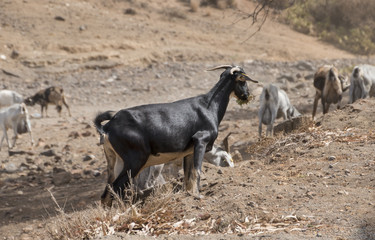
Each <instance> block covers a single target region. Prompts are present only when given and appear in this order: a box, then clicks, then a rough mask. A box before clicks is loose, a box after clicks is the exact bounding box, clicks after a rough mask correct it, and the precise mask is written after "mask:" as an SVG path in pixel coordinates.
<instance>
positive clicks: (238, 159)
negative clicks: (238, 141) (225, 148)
mask: <svg viewBox="0 0 375 240" xmlns="http://www.w3.org/2000/svg"><path fill="white" fill-rule="evenodd" d="M231 155H232V159H233V161H235V162H241V161H243V157H242V155H241V153H240V151H238V150H236V151H234V153H233V154H231Z"/></svg>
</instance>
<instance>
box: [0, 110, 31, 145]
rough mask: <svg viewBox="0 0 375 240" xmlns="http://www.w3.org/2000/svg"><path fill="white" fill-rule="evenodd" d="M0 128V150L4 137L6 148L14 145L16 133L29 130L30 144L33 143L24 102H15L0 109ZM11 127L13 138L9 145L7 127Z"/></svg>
mask: <svg viewBox="0 0 375 240" xmlns="http://www.w3.org/2000/svg"><path fill="white" fill-rule="evenodd" d="M0 128H1V129H2V130H3V137H2V138H1V142H0V150H1V146H2V145H3V141H4V138H5V139H6V141H7V144H8V149H11V148H13V147H14V146H15V144H16V140H17V137H18V133H25V132H29V134H30V139H31V146H32V145H33V144H34V140H33V136H32V133H31V125H30V119H29V114H28V112H27V109H26V105H25V104H24V103H16V104H13V105H12V106H10V107H6V108H2V109H0ZM10 128H11V129H13V132H14V140H13V144H12V145H10V143H9V140H8V134H7V130H8V129H10Z"/></svg>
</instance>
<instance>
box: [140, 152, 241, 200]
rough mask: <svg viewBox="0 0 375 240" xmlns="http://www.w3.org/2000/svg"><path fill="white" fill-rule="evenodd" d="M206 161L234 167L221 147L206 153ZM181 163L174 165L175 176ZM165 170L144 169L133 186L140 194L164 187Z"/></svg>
mask: <svg viewBox="0 0 375 240" xmlns="http://www.w3.org/2000/svg"><path fill="white" fill-rule="evenodd" d="M203 160H204V161H206V162H209V163H211V164H214V165H215V166H221V167H228V166H229V167H234V163H233V159H232V157H231V155H230V154H229V153H227V152H226V151H225V150H224V149H222V148H221V147H217V146H215V145H214V146H213V147H212V150H211V151H209V152H206V154H205V155H204V159H203ZM179 162H181V161H174V162H172V163H171V164H173V165H174V166H173V168H174V170H173V172H174V173H175V174H174V175H177V172H178V168H181V166H177V165H178V163H179ZM163 168H164V164H159V165H154V166H151V167H148V168H146V169H144V170H143V171H142V172H140V173H139V174H138V176H137V177H135V178H134V180H133V184H134V187H135V189H136V191H137V192H138V193H142V192H143V191H144V190H147V189H150V188H153V187H155V186H162V185H164V184H165V179H164V177H163V175H162V170H163Z"/></svg>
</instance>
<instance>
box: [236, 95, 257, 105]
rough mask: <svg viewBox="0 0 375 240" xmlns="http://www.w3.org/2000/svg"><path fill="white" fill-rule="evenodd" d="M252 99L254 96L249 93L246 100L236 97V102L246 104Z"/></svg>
mask: <svg viewBox="0 0 375 240" xmlns="http://www.w3.org/2000/svg"><path fill="white" fill-rule="evenodd" d="M252 100H254V96H253V95H250V96H249V97H248V98H247V99H246V100H242V99H239V98H237V101H236V102H237V104H238V105H240V106H242V105H244V104H248V103H249V102H251V101H252Z"/></svg>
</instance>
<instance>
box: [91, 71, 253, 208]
mask: <svg viewBox="0 0 375 240" xmlns="http://www.w3.org/2000/svg"><path fill="white" fill-rule="evenodd" d="M216 69H225V71H224V72H223V73H222V74H221V76H220V80H219V82H218V83H217V84H216V85H215V86H214V87H213V88H212V89H211V90H210V91H209V92H208V93H207V94H203V95H199V96H197V97H192V98H187V99H183V100H180V101H176V102H172V103H164V104H149V105H142V106H137V107H133V108H128V109H123V110H120V111H119V112H117V113H116V114H114V112H111V111H107V112H104V113H101V114H98V116H97V117H96V118H95V120H94V124H95V126H96V128H97V130H98V132H99V134H100V135H101V140H102V141H103V148H104V153H105V155H106V158H107V164H108V171H109V172H108V184H109V185H107V186H106V188H105V190H104V193H103V195H102V203H103V204H106V205H107V206H111V204H112V198H113V196H112V195H111V194H110V193H109V188H108V187H109V186H111V187H113V190H114V192H115V193H116V194H118V195H120V196H123V195H122V194H123V191H124V189H125V187H127V185H128V184H129V176H130V177H131V178H134V177H135V176H137V174H138V173H139V172H140V171H141V170H142V169H144V168H146V167H149V166H152V165H157V164H162V163H167V162H170V161H173V160H176V159H180V158H182V157H183V158H184V164H183V165H184V174H185V178H184V182H185V189H186V190H187V191H188V192H190V193H191V194H192V195H193V196H197V197H201V196H200V195H199V181H200V172H201V166H202V160H203V156H204V154H205V152H207V151H210V150H211V148H212V146H213V143H214V141H215V139H216V138H217V135H218V126H219V124H220V122H221V120H222V119H223V117H224V114H225V111H226V109H227V106H228V103H229V97H230V95H231V94H232V93H234V95H235V96H236V97H237V98H238V99H239V100H240V101H243V102H246V101H249V99H250V94H249V90H248V87H247V83H246V81H253V82H257V81H254V80H252V79H250V78H249V77H248V76H247V75H246V73H245V72H244V70H243V69H242V68H240V67H237V66H230V65H224V66H218V67H215V68H212V69H209V71H212V70H216ZM113 114H114V115H113ZM106 120H109V122H107V123H106V124H105V125H102V124H101V123H102V122H103V121H106Z"/></svg>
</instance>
